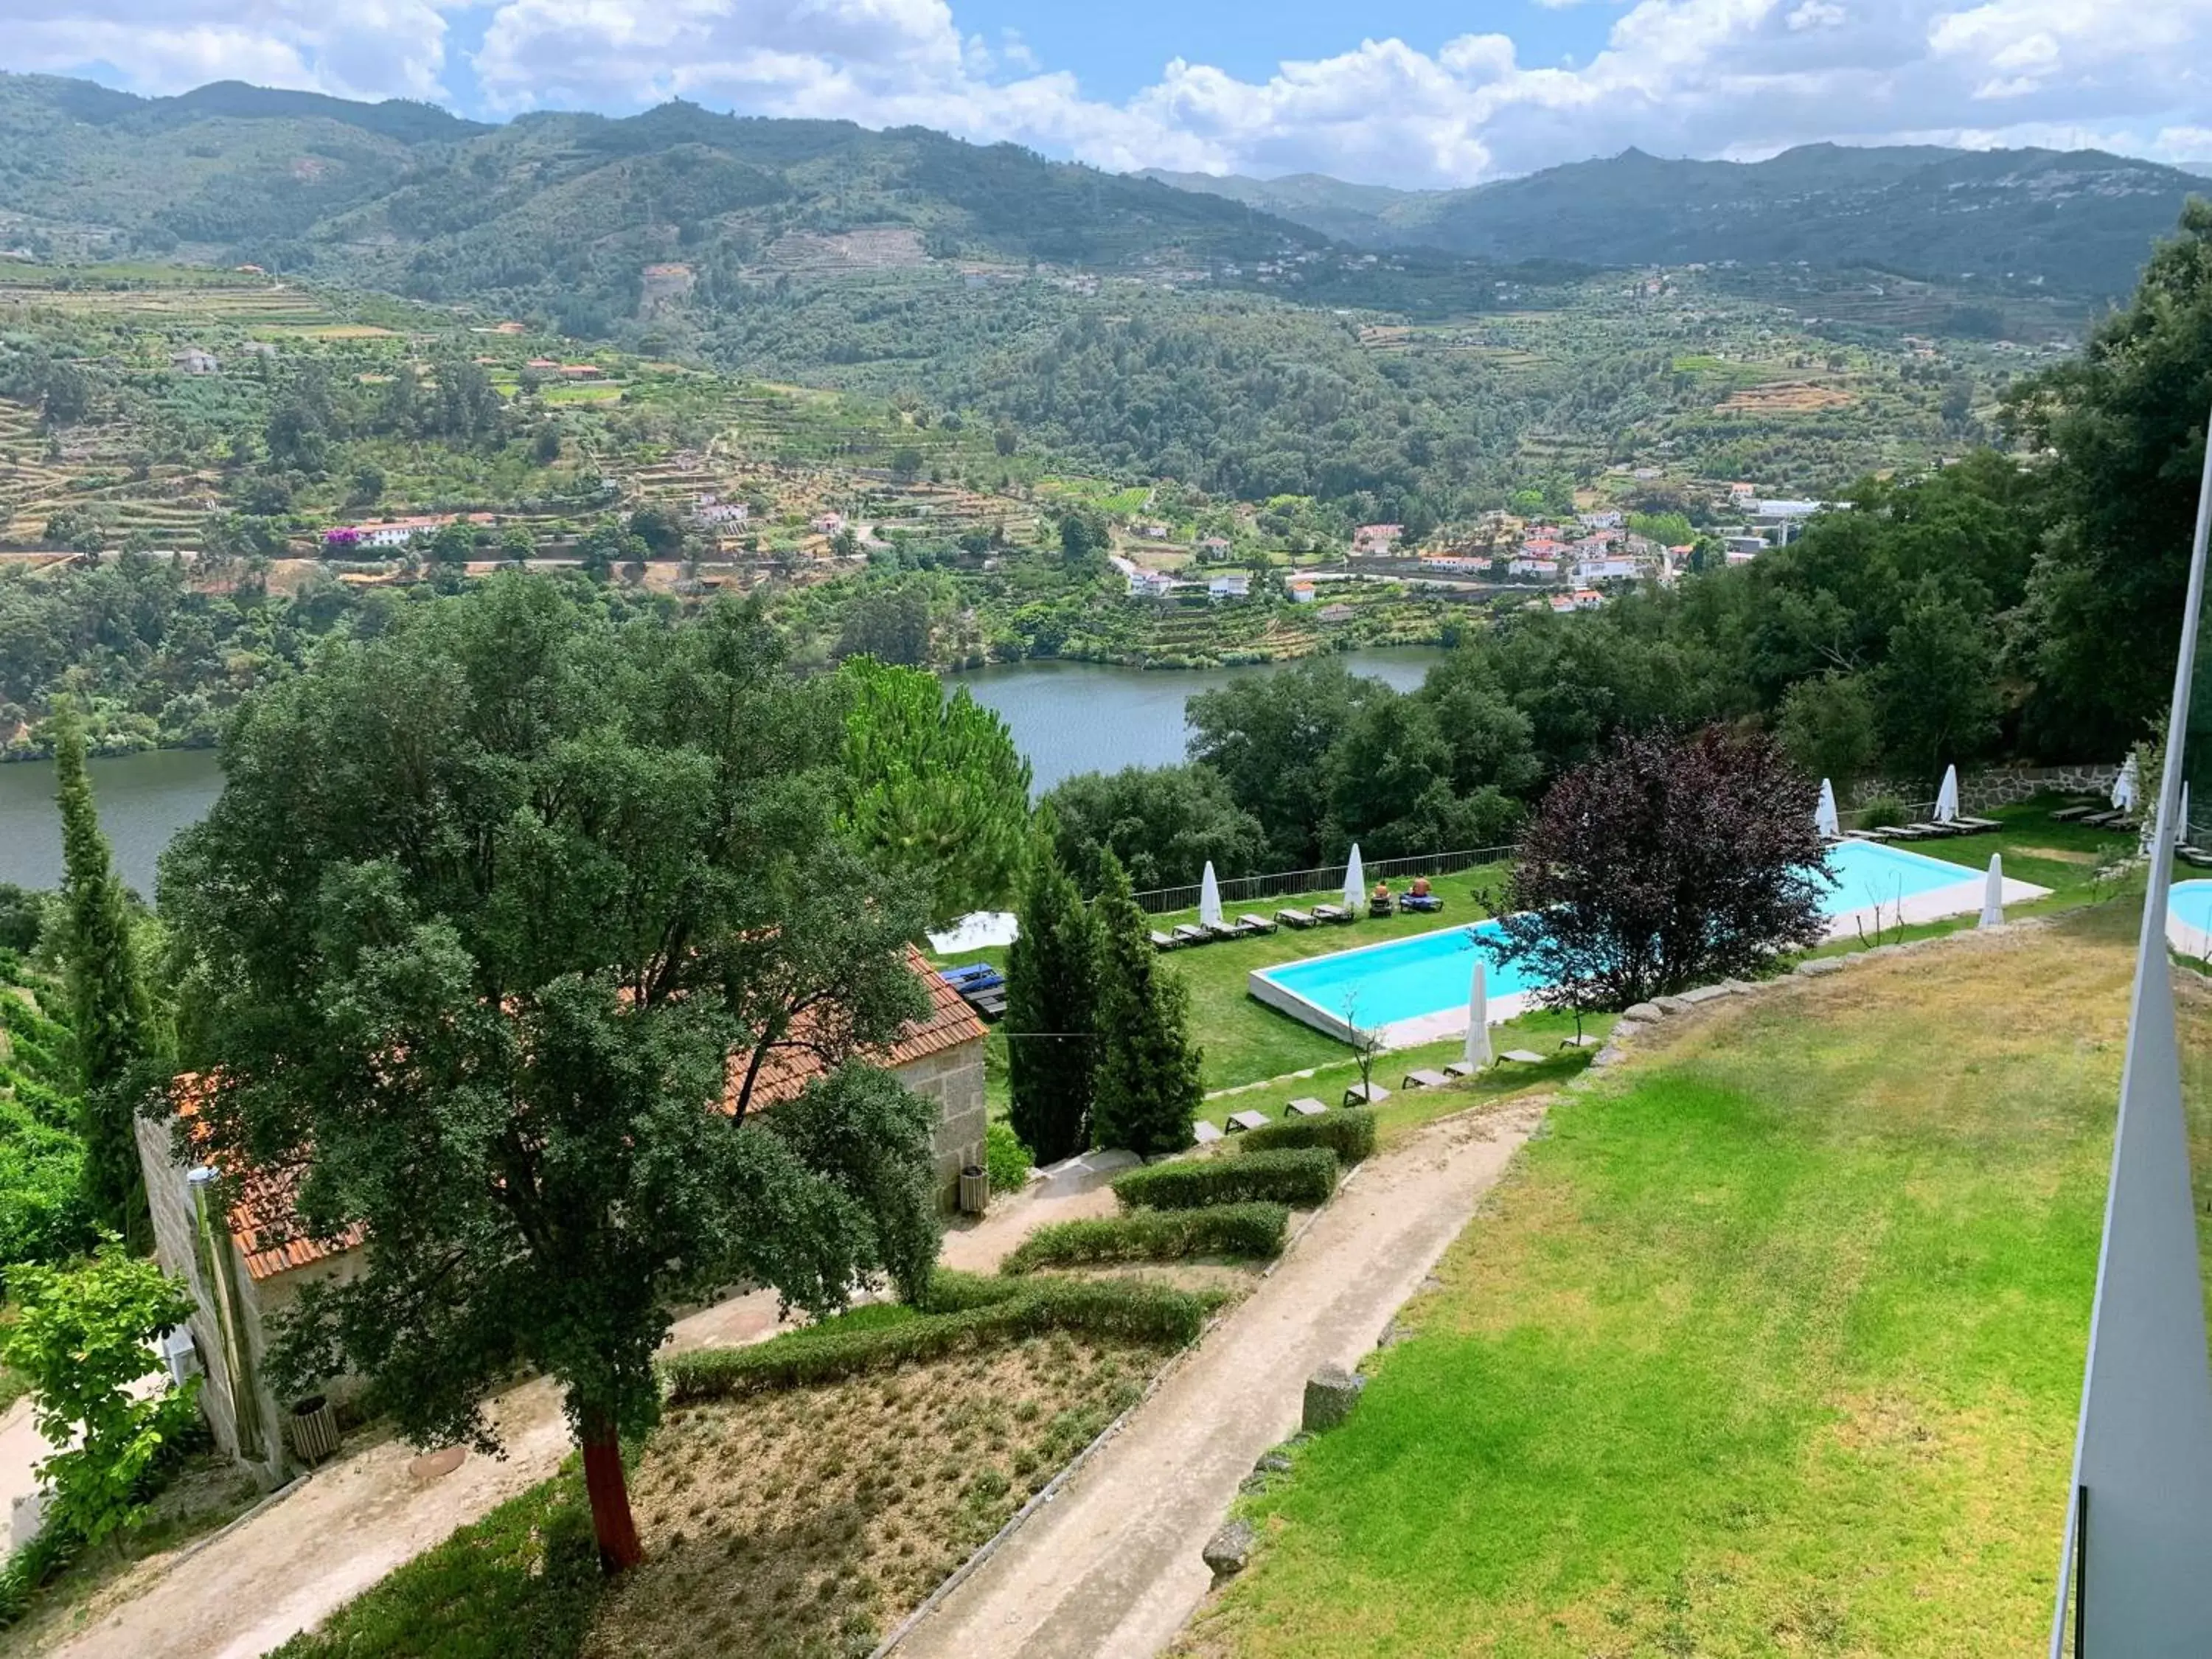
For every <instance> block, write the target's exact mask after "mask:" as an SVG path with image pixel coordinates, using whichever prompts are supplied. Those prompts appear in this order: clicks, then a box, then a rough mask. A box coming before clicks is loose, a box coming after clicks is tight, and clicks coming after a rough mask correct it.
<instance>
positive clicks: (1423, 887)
mask: <svg viewBox="0 0 2212 1659" xmlns="http://www.w3.org/2000/svg"><path fill="white" fill-rule="evenodd" d="M1406 896H1407V898H1426V897H1428V896H1429V878H1427V877H1426V876H1415V877H1414V878H1413V886H1412V887H1411V888H1409V889H1408V890H1407V893H1406Z"/></svg>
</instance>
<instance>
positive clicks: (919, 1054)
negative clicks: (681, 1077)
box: [723, 945, 984, 1111]
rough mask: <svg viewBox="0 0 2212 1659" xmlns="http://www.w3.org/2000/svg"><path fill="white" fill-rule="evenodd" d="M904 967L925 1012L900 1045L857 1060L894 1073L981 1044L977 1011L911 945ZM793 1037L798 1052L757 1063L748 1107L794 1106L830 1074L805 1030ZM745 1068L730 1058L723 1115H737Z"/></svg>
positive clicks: (775, 1053)
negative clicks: (919, 990)
mask: <svg viewBox="0 0 2212 1659" xmlns="http://www.w3.org/2000/svg"><path fill="white" fill-rule="evenodd" d="M906 965H907V968H908V971H910V972H911V973H912V974H913V975H915V978H917V979H919V980H920V981H921V982H922V984H923V986H924V987H926V988H927V990H928V992H929V1012H928V1013H927V1014H925V1015H924V1016H922V1018H920V1019H918V1020H915V1022H914V1023H913V1024H909V1025H908V1026H907V1027H906V1028H905V1029H904V1030H902V1031H901V1032H900V1033H899V1036H898V1041H897V1042H894V1043H892V1044H891V1046H890V1048H888V1049H872V1050H866V1051H864V1052H863V1054H862V1055H861V1057H862V1058H863V1059H866V1060H873V1061H874V1062H875V1063H876V1064H877V1065H878V1066H885V1067H888V1068H890V1069H893V1070H896V1068H897V1067H899V1066H911V1065H912V1064H913V1063H914V1062H915V1060H923V1059H926V1058H927V1057H928V1056H929V1055H931V1054H942V1053H944V1052H945V1050H946V1049H947V1048H958V1047H959V1046H960V1045H961V1044H962V1043H963V1042H977V1041H980V1040H981V1037H982V1036H983V1035H984V1027H983V1022H982V1021H981V1019H979V1018H976V1016H975V1010H974V1009H972V1008H970V1007H969V1006H968V1005H967V1004H966V1003H965V1002H963V1001H962V1000H961V997H960V993H959V992H957V991H956V990H954V989H953V988H952V987H951V986H950V985H947V984H946V983H945V981H944V978H943V977H942V976H941V975H939V973H938V972H937V970H936V969H933V968H932V967H931V966H930V965H929V963H928V960H927V958H926V957H923V955H922V954H921V951H917V950H915V948H914V946H912V945H908V946H907V947H906ZM795 1035H796V1042H797V1044H798V1045H799V1046H794V1047H792V1048H776V1049H772V1050H770V1051H769V1056H768V1058H767V1059H766V1060H763V1061H762V1062H761V1069H760V1076H759V1077H758V1078H757V1079H756V1080H755V1082H754V1084H753V1097H752V1104H753V1105H754V1106H755V1107H762V1106H773V1105H775V1104H776V1103H779V1102H781V1101H786V1100H796V1099H797V1098H798V1097H799V1094H800V1093H801V1092H802V1091H804V1090H805V1087H806V1085H808V1084H810V1083H811V1082H813V1081H814V1079H816V1078H817V1077H820V1076H821V1075H822V1074H823V1072H824V1071H826V1070H827V1069H828V1067H827V1066H824V1065H823V1059H822V1056H821V1054H818V1053H817V1052H816V1051H815V1050H814V1049H812V1048H806V1047H805V1046H803V1045H804V1044H805V1041H806V1033H805V1027H804V1025H803V1024H802V1026H801V1027H800V1029H799V1031H798V1032H797V1033H796V1034H795ZM743 1081H744V1068H743V1066H741V1065H740V1064H739V1063H738V1059H737V1057H736V1056H735V1055H732V1057H731V1063H730V1082H729V1092H728V1093H727V1094H726V1096H725V1097H723V1109H724V1110H726V1111H735V1110H736V1109H737V1104H738V1100H737V1096H738V1088H739V1087H740V1086H741V1085H742V1084H743Z"/></svg>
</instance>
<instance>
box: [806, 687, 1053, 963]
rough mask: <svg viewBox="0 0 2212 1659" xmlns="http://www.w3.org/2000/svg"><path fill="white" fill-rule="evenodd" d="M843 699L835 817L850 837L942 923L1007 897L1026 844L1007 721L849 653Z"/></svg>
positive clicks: (1025, 790)
mask: <svg viewBox="0 0 2212 1659" xmlns="http://www.w3.org/2000/svg"><path fill="white" fill-rule="evenodd" d="M837 680H838V684H839V685H840V686H841V687H842V689H843V690H844V691H845V693H846V695H847V696H848V700H849V701H848V708H847V712H846V715H845V742H844V758H845V771H846V777H847V782H848V792H847V797H846V805H845V816H846V820H847V822H848V824H849V825H850V826H851V829H852V833H853V836H854V839H855V841H856V842H858V843H859V844H860V846H862V847H863V848H866V849H867V850H868V851H869V852H871V853H872V854H874V855H875V856H876V857H877V858H878V860H881V861H882V862H883V863H884V865H885V866H888V867H890V869H893V870H895V871H898V872H902V873H904V874H906V875H908V876H909V877H911V878H913V879H914V880H915V881H916V882H917V883H919V884H921V885H922V886H923V887H924V889H925V890H926V891H927V896H928V905H929V910H930V915H931V918H932V919H933V920H935V921H943V920H946V919H948V918H950V917H952V916H955V915H960V914H962V913H963V912H964V911H969V910H975V909H979V908H985V907H987V906H989V905H993V904H996V903H999V902H1001V901H1003V900H1005V899H1006V898H1007V897H1008V896H1011V894H1012V890H1013V885H1014V880H1015V878H1016V875H1017V874H1018V872H1019V870H1020V868H1021V862H1022V858H1023V854H1024V848H1026V846H1027V844H1028V836H1029V819H1030V764H1029V763H1028V762H1027V761H1025V760H1024V759H1023V758H1022V757H1021V753H1020V751H1019V750H1017V749H1016V748H1015V747H1014V740H1013V737H1012V734H1011V733H1010V732H1007V730H1006V722H1005V721H1004V720H1000V718H999V715H998V713H997V711H996V710H994V709H990V708H984V707H983V706H982V705H981V703H979V702H976V701H975V699H974V698H973V697H971V696H969V694H968V688H967V687H965V686H962V687H960V688H959V689H958V690H956V691H954V692H953V694H952V695H951V696H950V697H947V696H945V694H944V690H943V688H942V687H941V686H939V684H938V680H937V677H936V676H935V675H934V674H932V673H929V672H927V671H924V670H921V669H917V668H896V667H892V666H890V665H888V664H884V663H880V662H877V661H875V660H874V659H872V658H866V657H856V658H854V659H851V660H849V661H848V662H847V663H846V664H845V665H844V666H843V667H842V668H841V669H840V670H839V671H838V673H837Z"/></svg>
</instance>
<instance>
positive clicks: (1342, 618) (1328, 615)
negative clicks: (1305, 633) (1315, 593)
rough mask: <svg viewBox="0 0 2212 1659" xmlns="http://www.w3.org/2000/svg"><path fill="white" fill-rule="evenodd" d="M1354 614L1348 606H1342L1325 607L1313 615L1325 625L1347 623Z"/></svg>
mask: <svg viewBox="0 0 2212 1659" xmlns="http://www.w3.org/2000/svg"><path fill="white" fill-rule="evenodd" d="M1354 614H1355V613H1354V612H1353V611H1352V607H1351V606H1350V605H1342V604H1338V605H1323V606H1322V608H1321V609H1320V610H1319V611H1316V612H1315V613H1314V615H1315V616H1316V617H1319V618H1320V619H1321V620H1322V622H1325V623H1348V622H1350V621H1351V620H1352V617H1353V615H1354Z"/></svg>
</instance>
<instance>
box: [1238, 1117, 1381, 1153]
mask: <svg viewBox="0 0 2212 1659" xmlns="http://www.w3.org/2000/svg"><path fill="white" fill-rule="evenodd" d="M1237 1144H1238V1145H1239V1146H1241V1147H1242V1148H1243V1152H1244V1153H1245V1155H1246V1156H1248V1157H1249V1155H1250V1154H1252V1153H1254V1152H1277V1151H1279V1150H1281V1149H1282V1148H1283V1147H1285V1146H1326V1147H1328V1149H1329V1151H1331V1152H1334V1153H1335V1154H1336V1161H1337V1162H1338V1163H1339V1164H1357V1163H1358V1162H1359V1160H1360V1159H1362V1158H1368V1157H1371V1156H1372V1155H1373V1153H1374V1151H1375V1114H1374V1113H1373V1112H1372V1111H1370V1109H1368V1108H1366V1107H1364V1106H1354V1107H1352V1109H1350V1110H1348V1111H1342V1112H1330V1113H1329V1114H1328V1115H1326V1116H1323V1117H1294V1118H1289V1119H1285V1121H1283V1122H1280V1123H1270V1124H1269V1125H1268V1126H1267V1127H1266V1128H1264V1129H1254V1130H1251V1131H1249V1133H1245V1134H1243V1135H1240V1136H1239V1137H1237Z"/></svg>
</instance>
